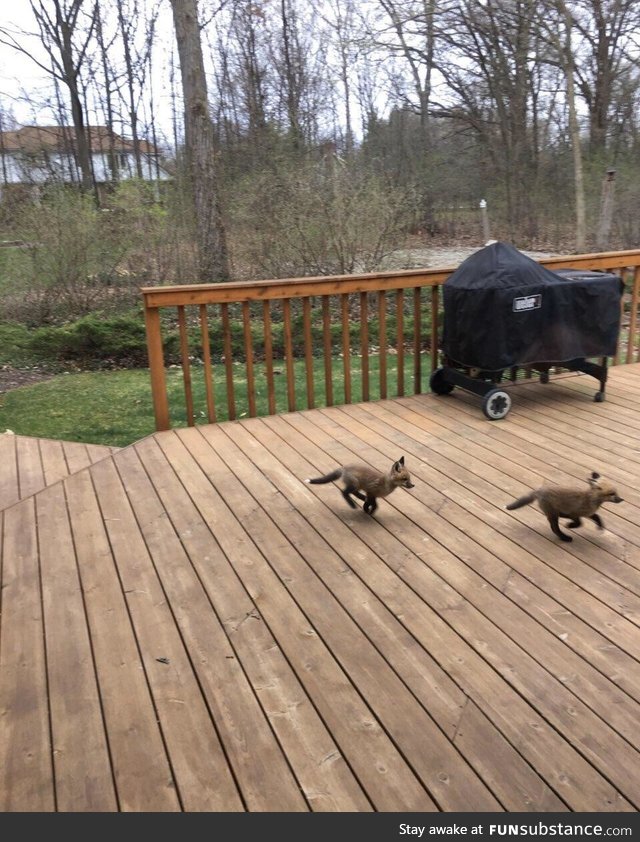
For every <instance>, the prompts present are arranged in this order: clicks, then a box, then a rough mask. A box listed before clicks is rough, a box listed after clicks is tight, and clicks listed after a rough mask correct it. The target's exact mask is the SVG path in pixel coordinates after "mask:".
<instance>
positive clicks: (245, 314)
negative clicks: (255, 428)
mask: <svg viewBox="0 0 640 842" xmlns="http://www.w3.org/2000/svg"><path fill="white" fill-rule="evenodd" d="M242 327H243V332H244V359H245V366H246V370H247V398H248V401H249V417H250V418H255V417H256V383H255V379H254V376H253V340H252V338H251V313H250V312H249V302H248V301H243V302H242Z"/></svg>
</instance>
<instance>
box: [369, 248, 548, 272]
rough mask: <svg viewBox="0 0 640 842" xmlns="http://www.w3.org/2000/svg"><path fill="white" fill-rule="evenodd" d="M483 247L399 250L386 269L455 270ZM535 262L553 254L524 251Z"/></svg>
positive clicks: (387, 259) (389, 258)
mask: <svg viewBox="0 0 640 842" xmlns="http://www.w3.org/2000/svg"><path fill="white" fill-rule="evenodd" d="M481 248H482V246H481V245H480V246H475V247H465V246H459V247H456V246H452V247H450V248H446V247H444V246H434V247H428V248H427V247H425V248H407V249H399V250H398V251H395V252H394V253H393V254H392V255H390V256H389V257H388V258H386V260H385V261H384V268H385V269H391V270H394V269H455V268H456V267H457V266H459V265H460V264H461V263H462V261H463V260H466V258H467V257H469V256H470V255H471V254H474V253H475V252H476V251H478V249H481ZM522 253H523V254H526V255H528V256H529V257H531V258H533V259H534V260H543V259H544V258H546V257H552V256H553V253H552V252H548V251H546V252H543V251H523V252H522Z"/></svg>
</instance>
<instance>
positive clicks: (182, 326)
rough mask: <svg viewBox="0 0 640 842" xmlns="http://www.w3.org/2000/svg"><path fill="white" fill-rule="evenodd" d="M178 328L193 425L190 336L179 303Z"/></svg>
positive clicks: (189, 419)
mask: <svg viewBox="0 0 640 842" xmlns="http://www.w3.org/2000/svg"><path fill="white" fill-rule="evenodd" d="M178 330H179V333H180V362H181V363H182V382H183V385H184V402H185V406H186V409H187V424H188V425H189V426H190V427H193V426H194V424H195V421H194V418H193V390H192V388H191V364H190V362H189V338H188V336H187V319H186V316H185V314H184V306H183V305H182V304H179V305H178Z"/></svg>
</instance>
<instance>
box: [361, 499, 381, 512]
mask: <svg viewBox="0 0 640 842" xmlns="http://www.w3.org/2000/svg"><path fill="white" fill-rule="evenodd" d="M363 508H364V510H365V512H366V513H367V514H368V515H372V516H373V513H374V512H375V510H376V509H377V508H378V503H377V502H376V498H375V497H367V498H366V500H365V503H364V507H363Z"/></svg>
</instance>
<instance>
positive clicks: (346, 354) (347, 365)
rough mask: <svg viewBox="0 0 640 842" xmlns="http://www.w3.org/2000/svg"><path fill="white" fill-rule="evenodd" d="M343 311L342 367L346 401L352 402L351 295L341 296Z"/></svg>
mask: <svg viewBox="0 0 640 842" xmlns="http://www.w3.org/2000/svg"><path fill="white" fill-rule="evenodd" d="M340 309H341V311H342V368H343V371H344V402H345V403H351V336H350V335H349V295H348V294H345V295H341V296H340Z"/></svg>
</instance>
